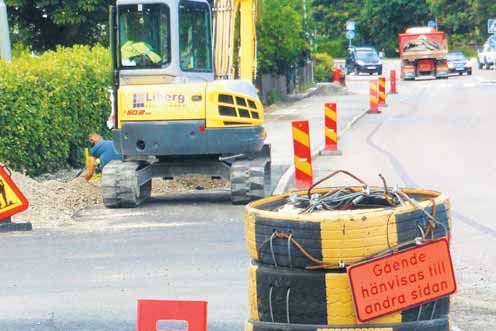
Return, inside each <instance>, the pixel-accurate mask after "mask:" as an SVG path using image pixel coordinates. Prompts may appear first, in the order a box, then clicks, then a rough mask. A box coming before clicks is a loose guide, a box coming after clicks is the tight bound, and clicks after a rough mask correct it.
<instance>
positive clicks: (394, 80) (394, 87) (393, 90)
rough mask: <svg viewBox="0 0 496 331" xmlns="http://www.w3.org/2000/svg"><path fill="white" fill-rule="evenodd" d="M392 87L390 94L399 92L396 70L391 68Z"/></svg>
mask: <svg viewBox="0 0 496 331" xmlns="http://www.w3.org/2000/svg"><path fill="white" fill-rule="evenodd" d="M389 80H390V81H391V82H390V87H389V94H397V93H398V91H397V90H396V70H391V72H390V79H389Z"/></svg>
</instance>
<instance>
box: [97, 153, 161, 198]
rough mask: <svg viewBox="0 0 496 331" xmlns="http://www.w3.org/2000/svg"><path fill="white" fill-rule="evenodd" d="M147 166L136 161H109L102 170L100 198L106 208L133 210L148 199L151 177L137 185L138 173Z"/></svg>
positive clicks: (150, 189)
mask: <svg viewBox="0 0 496 331" xmlns="http://www.w3.org/2000/svg"><path fill="white" fill-rule="evenodd" d="M147 165H148V164H147V163H143V162H137V161H111V162H110V163H109V164H108V165H107V166H105V168H104V169H103V175H102V196H103V203H104V204H105V207H107V208H135V207H137V206H139V205H140V204H141V203H143V201H145V200H146V199H148V198H149V197H150V195H151V191H152V181H151V177H150V178H149V180H147V181H146V180H145V181H144V183H142V184H141V185H140V184H139V182H140V181H139V171H140V169H143V168H144V167H146V166H147Z"/></svg>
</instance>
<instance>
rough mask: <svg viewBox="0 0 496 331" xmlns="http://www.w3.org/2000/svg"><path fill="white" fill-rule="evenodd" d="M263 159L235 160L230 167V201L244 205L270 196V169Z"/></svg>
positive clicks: (266, 161) (268, 163)
mask: <svg viewBox="0 0 496 331" xmlns="http://www.w3.org/2000/svg"><path fill="white" fill-rule="evenodd" d="M270 165H271V164H270V161H269V160H268V159H265V158H259V159H254V160H249V159H243V160H236V161H234V162H233V164H232V165H231V179H230V181H231V201H232V203H233V204H235V205H238V204H246V203H248V202H250V201H253V200H257V199H261V198H264V197H266V196H267V195H269V194H270V183H271V168H270Z"/></svg>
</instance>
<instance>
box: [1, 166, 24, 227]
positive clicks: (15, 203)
mask: <svg viewBox="0 0 496 331" xmlns="http://www.w3.org/2000/svg"><path fill="white" fill-rule="evenodd" d="M27 208H28V200H27V199H26V197H25V196H24V195H23V194H22V193H21V190H19V188H18V187H17V186H16V185H15V184H14V182H13V181H12V178H10V176H9V174H7V172H6V171H5V169H4V168H3V167H2V166H1V165H0V221H2V220H6V219H7V218H8V217H10V216H12V215H15V214H17V213H20V212H21V211H24V210H26V209H27Z"/></svg>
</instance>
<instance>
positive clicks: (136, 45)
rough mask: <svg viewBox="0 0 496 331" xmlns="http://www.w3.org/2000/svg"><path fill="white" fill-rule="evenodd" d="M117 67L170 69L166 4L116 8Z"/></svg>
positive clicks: (168, 21)
mask: <svg viewBox="0 0 496 331" xmlns="http://www.w3.org/2000/svg"><path fill="white" fill-rule="evenodd" d="M118 11H119V14H118V15H119V32H118V33H119V45H120V59H121V63H120V67H121V68H126V69H132V68H135V69H142V68H157V67H158V68H163V67H166V66H168V65H169V63H170V58H171V50H170V10H169V7H168V6H166V5H165V4H138V5H123V6H119V9H118Z"/></svg>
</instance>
